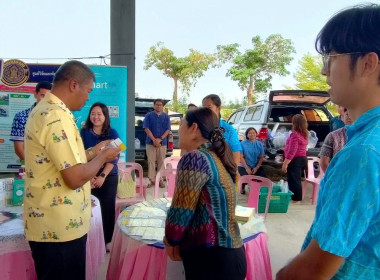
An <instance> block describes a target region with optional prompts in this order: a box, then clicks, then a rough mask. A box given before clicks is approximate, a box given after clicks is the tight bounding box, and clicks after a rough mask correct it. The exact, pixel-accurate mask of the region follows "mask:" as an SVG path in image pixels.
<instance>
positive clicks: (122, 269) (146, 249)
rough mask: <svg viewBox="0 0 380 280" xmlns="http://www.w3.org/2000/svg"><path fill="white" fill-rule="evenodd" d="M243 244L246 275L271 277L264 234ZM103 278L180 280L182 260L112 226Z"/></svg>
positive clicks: (266, 279) (254, 279)
mask: <svg viewBox="0 0 380 280" xmlns="http://www.w3.org/2000/svg"><path fill="white" fill-rule="evenodd" d="M244 247H245V250H246V251H245V252H246V258H247V278H246V279H247V280H272V271H271V265H270V258H269V251H268V246H267V235H266V234H265V233H259V234H258V235H257V236H256V237H255V238H253V239H251V240H249V241H247V242H245V243H244ZM173 270H175V272H174V271H173ZM107 279H108V280H117V279H129V280H140V279H146V280H164V279H168V280H169V279H173V280H180V279H185V277H184V275H183V268H182V262H171V261H170V260H169V261H168V259H167V256H166V251H165V249H160V248H156V247H153V246H147V245H144V244H143V243H141V242H139V241H136V240H133V239H132V238H130V237H128V236H127V235H125V234H124V233H123V232H121V230H120V229H119V228H118V227H117V226H115V231H114V235H113V246H112V250H111V257H110V262H109V265H108V271H107Z"/></svg>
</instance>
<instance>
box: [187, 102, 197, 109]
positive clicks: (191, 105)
mask: <svg viewBox="0 0 380 280" xmlns="http://www.w3.org/2000/svg"><path fill="white" fill-rule="evenodd" d="M189 107H195V108H197V107H198V106H197V105H195V104H193V103H190V104H189V105H187V109H189Z"/></svg>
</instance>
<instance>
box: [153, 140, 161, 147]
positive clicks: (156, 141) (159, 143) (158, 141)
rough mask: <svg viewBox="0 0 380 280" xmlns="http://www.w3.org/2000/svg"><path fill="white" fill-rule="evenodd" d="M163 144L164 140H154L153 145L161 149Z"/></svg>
mask: <svg viewBox="0 0 380 280" xmlns="http://www.w3.org/2000/svg"><path fill="white" fill-rule="evenodd" d="M161 142H162V140H161V139H160V138H154V140H153V145H154V146H155V147H161Z"/></svg>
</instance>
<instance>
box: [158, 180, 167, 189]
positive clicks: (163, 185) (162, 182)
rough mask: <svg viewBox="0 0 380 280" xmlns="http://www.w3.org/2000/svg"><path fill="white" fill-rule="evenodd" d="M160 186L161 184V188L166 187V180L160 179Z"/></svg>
mask: <svg viewBox="0 0 380 280" xmlns="http://www.w3.org/2000/svg"><path fill="white" fill-rule="evenodd" d="M159 186H160V188H161V189H162V188H166V186H165V183H164V181H160V184H159Z"/></svg>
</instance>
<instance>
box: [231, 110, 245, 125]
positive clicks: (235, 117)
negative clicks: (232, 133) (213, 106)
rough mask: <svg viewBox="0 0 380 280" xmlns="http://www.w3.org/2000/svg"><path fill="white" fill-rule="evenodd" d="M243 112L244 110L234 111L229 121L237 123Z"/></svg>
mask: <svg viewBox="0 0 380 280" xmlns="http://www.w3.org/2000/svg"><path fill="white" fill-rule="evenodd" d="M242 113H243V111H242V110H240V111H237V112H235V113H233V114H232V115H231V116H230V118H229V119H228V123H229V124H235V123H237V122H239V120H240V117H241V114H242Z"/></svg>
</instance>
